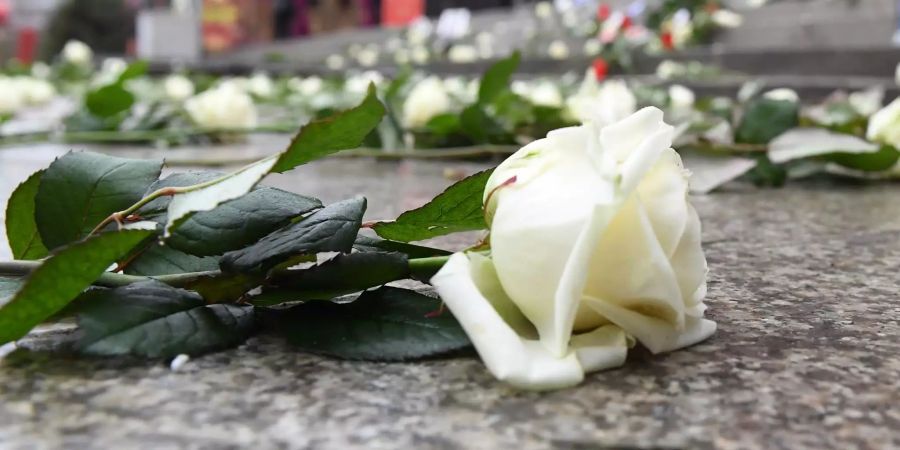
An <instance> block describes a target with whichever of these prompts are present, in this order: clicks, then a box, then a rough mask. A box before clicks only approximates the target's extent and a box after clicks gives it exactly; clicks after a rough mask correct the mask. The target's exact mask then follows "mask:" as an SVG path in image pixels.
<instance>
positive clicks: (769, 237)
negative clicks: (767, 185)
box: [0, 146, 900, 449]
mask: <svg viewBox="0 0 900 450" xmlns="http://www.w3.org/2000/svg"><path fill="white" fill-rule="evenodd" d="M65 150H66V149H65V148H62V147H58V146H43V147H31V148H28V149H16V150H0V203H5V199H6V198H7V197H8V195H9V193H10V191H11V189H13V188H14V186H15V185H16V184H17V183H18V182H19V181H21V180H24V179H25V177H27V176H28V174H30V173H31V172H32V171H34V170H37V169H40V168H42V167H44V166H46V165H47V164H48V163H49V162H50V161H51V160H52V158H53V157H55V156H58V155H59V154H61V153H62V152H64V151H65ZM210 151H211V150H210ZM486 166H488V164H485V163H467V162H446V161H404V162H389V161H375V160H372V159H349V160H339V159H332V160H326V161H321V162H317V163H312V164H309V165H307V166H304V167H301V168H299V169H297V170H295V171H293V172H291V173H289V174H285V175H279V176H274V177H270V178H269V179H268V180H267V183H268V184H272V185H275V186H278V187H281V188H283V189H287V190H291V191H295V192H300V193H304V194H310V195H314V196H318V197H321V198H322V199H323V200H325V201H328V202H330V201H335V200H339V199H342V198H345V197H349V196H352V195H356V194H363V195H366V196H367V197H368V198H369V212H368V217H369V218H370V219H381V218H392V217H395V216H396V215H397V214H399V213H400V212H402V211H404V210H406V209H409V208H412V207H416V206H419V205H421V204H422V203H424V202H426V201H427V200H428V199H430V198H431V197H432V196H433V195H434V194H436V193H438V192H440V191H441V190H442V189H443V188H444V187H445V186H447V185H449V184H450V183H451V180H449V179H448V175H452V176H458V175H467V174H471V173H474V172H475V171H478V170H480V169H482V168H485V167H486ZM694 203H695V205H696V207H697V209H698V211H699V212H700V215H701V218H702V220H703V226H704V230H703V232H704V242H705V244H704V245H705V249H706V252H707V257H708V260H709V265H710V283H709V295H708V300H707V303H708V305H709V308H710V310H709V316H710V317H711V318H712V319H713V320H716V321H717V322H718V324H719V331H718V332H717V333H716V334H715V335H714V336H713V337H712V338H711V339H709V340H708V341H706V342H704V343H702V344H700V345H697V346H694V347H691V348H689V349H686V350H682V351H678V352H674V353H671V354H665V355H656V356H653V355H649V354H648V353H646V352H643V351H634V352H632V354H630V355H629V360H628V362H627V363H626V364H625V366H624V367H622V368H619V369H616V370H612V371H608V372H602V373H597V374H591V375H589V376H588V377H587V379H586V381H585V382H584V384H583V385H581V386H579V387H577V388H573V389H568V390H562V391H557V392H549V393H523V392H517V391H515V390H513V389H510V388H508V387H506V386H504V385H502V384H500V383H498V382H496V381H495V380H493V379H492V378H491V377H490V375H489V374H488V373H487V372H486V371H485V370H484V368H483V367H482V365H481V364H480V362H479V361H478V360H477V359H475V358H474V357H466V356H463V357H456V358H452V359H441V360H433V361H427V362H420V363H408V364H397V363H392V364H383V363H360V362H347V361H338V360H334V359H329V358H323V357H319V356H313V355H308V354H303V353H299V352H296V351H294V350H292V349H291V348H290V347H288V346H286V345H285V344H284V343H283V342H281V341H280V340H278V339H276V338H273V337H267V336H263V337H258V338H254V339H251V340H250V341H249V342H247V343H246V344H245V345H242V346H241V347H240V348H238V349H235V350H230V351H225V352H221V353H217V354H213V355H208V356H204V357H199V358H195V359H192V360H191V361H189V362H188V363H187V364H186V365H185V366H184V367H183V368H182V369H181V370H179V371H171V370H170V369H169V368H168V367H167V365H166V364H165V363H164V362H161V361H149V362H147V361H133V360H124V359H83V358H72V357H61V356H58V355H53V354H49V353H46V352H40V351H32V352H29V351H19V352H17V353H14V354H12V355H10V356H8V357H7V358H6V359H4V360H3V361H2V362H0V448H4V449H19V448H22V449H25V448H58V447H64V448H78V449H81V448H152V449H161V448H239V447H248V446H254V447H258V448H309V449H319V448H338V449H346V448H390V449H392V448H438V449H463V448H465V449H469V448H476V449H480V448H485V449H497V448H517V449H532V448H534V449H541V448H567V449H568V448H579V449H581V448H583V449H588V448H590V449H593V448H641V449H644V448H666V449H668V448H685V449H689V448H690V449H693V448H724V449H731V448H734V449H737V448H741V449H744V448H766V449H782V448H783V449H805V448H808V449H822V448H840V449H852V448H873V449H874V448H892V447H900V431H898V430H900V184H898V183H894V184H890V183H884V184H874V183H870V184H864V183H838V182H831V181H827V182H826V181H812V182H797V183H794V184H792V185H790V186H789V187H786V188H784V189H757V188H754V187H752V186H747V185H741V184H736V185H731V186H729V187H728V188H726V189H724V190H723V191H721V192H717V193H714V194H710V195H706V196H700V197H696V198H695V199H694ZM441 243H443V244H445V245H447V246H449V247H458V246H460V245H462V244H464V243H465V242H464V240H463V239H460V238H450V239H446V240H443V241H441ZM0 257H8V249H7V248H6V247H5V243H4V245H3V246H2V247H0ZM68 337H70V331H69V329H68V328H67V327H62V328H50V329H47V330H45V331H43V332H41V333H36V334H34V335H32V336H31V337H29V338H27V339H25V340H24V341H23V342H22V346H23V347H25V348H32V349H37V350H39V349H46V348H52V347H54V346H55V345H57V344H58V343H59V342H63V341H65V340H66V339H67V338H68Z"/></svg>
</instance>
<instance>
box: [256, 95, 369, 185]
mask: <svg viewBox="0 0 900 450" xmlns="http://www.w3.org/2000/svg"><path fill="white" fill-rule="evenodd" d="M384 112H385V110H384V105H382V104H381V102H380V101H378V95H377V93H376V92H375V86H374V85H371V86H369V94H368V95H367V96H366V98H365V100H363V102H362V103H361V104H360V105H359V106H357V107H355V108H352V109H348V110H347V111H344V112H341V113H338V114H336V115H334V116H331V117H328V118H325V119H322V120H316V121H313V122H310V123H309V124H307V125H306V126H304V127H303V128H302V129H300V132H299V133H297V135H296V136H294V139H293V140H292V141H291V143H290V145H288V148H287V149H286V150H285V151H284V152H282V153H281V155H279V156H278V161H277V162H276V163H275V165H274V166H273V167H272V172H274V173H282V172H287V171H288V170H291V169H293V168H295V167H297V166H299V165H302V164H306V163H308V162H310V161H314V160H316V159H319V158H322V157H324V156H328V155H330V154H332V153H336V152H339V151H341V150H347V149H352V148H356V147H359V146H360V145H361V144H362V142H363V140H364V139H365V138H366V136H367V135H368V134H369V133H370V132H371V131H372V130H374V129H375V127H377V126H378V124H379V123H380V122H381V119H382V117H384Z"/></svg>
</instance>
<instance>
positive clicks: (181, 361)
mask: <svg viewBox="0 0 900 450" xmlns="http://www.w3.org/2000/svg"><path fill="white" fill-rule="evenodd" d="M190 360H191V357H190V356H188V355H185V354H181V355H178V356H176V357H175V358H174V359H172V363H171V364H169V368H170V369H172V370H174V371H178V370H180V369H181V368H182V367H184V365H185V364H187V362H188V361H190Z"/></svg>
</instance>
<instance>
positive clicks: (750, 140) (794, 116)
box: [735, 98, 800, 144]
mask: <svg viewBox="0 0 900 450" xmlns="http://www.w3.org/2000/svg"><path fill="white" fill-rule="evenodd" d="M799 123H800V105H798V104H797V103H796V102H792V101H786V100H772V99H768V98H759V99H756V100H754V101H752V102H750V103H749V104H748V105H747V109H746V111H744V117H743V118H741V122H740V124H739V125H738V128H737V131H736V132H735V140H736V141H737V142H740V143H744V144H768V143H769V141H771V140H772V139H774V138H775V137H776V136H778V135H780V134H781V133H784V132H785V131H787V130H790V129H791V128H794V127H796V126H797V125H798V124H799Z"/></svg>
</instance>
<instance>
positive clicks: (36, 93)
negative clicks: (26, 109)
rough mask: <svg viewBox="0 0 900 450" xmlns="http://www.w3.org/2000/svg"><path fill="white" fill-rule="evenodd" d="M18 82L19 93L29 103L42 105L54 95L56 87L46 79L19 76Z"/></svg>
mask: <svg viewBox="0 0 900 450" xmlns="http://www.w3.org/2000/svg"><path fill="white" fill-rule="evenodd" d="M18 82H19V89H20V90H21V92H20V94H21V95H22V96H23V98H24V101H25V102H26V103H28V104H29V105H43V104H45V103H47V102H49V101H50V100H53V98H54V97H56V88H55V87H53V84H51V83H50V82H49V81H47V80H42V79H39V78H33V77H21V78H19V79H18Z"/></svg>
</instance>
